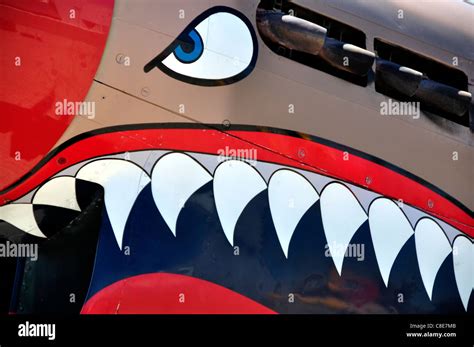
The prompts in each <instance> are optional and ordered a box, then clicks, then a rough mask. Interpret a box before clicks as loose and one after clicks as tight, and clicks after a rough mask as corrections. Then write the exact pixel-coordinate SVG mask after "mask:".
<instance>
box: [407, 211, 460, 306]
mask: <svg viewBox="0 0 474 347" xmlns="http://www.w3.org/2000/svg"><path fill="white" fill-rule="evenodd" d="M415 245H416V257H417V258H418V266H419V268H420V274H421V279H422V280H423V285H424V286H425V289H426V293H427V294H428V296H429V298H430V300H431V299H432V295H433V286H434V282H435V279H436V275H437V274H438V271H439V268H440V267H441V265H442V264H443V262H444V260H445V259H446V257H447V256H448V255H449V253H451V244H450V243H449V240H448V238H447V237H446V235H445V233H444V231H443V229H441V227H440V226H439V225H438V224H437V223H436V222H435V221H433V220H431V219H428V218H423V219H421V220H419V221H418V223H417V225H416V228H415Z"/></svg>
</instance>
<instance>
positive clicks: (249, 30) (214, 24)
mask: <svg viewBox="0 0 474 347" xmlns="http://www.w3.org/2000/svg"><path fill="white" fill-rule="evenodd" d="M257 51H258V49H257V39H256V35H255V31H254V29H253V27H252V24H251V23H250V21H249V20H248V19H247V18H246V17H245V16H244V15H243V14H242V13H240V12H238V11H236V10H234V9H232V8H229V7H224V6H217V7H213V8H211V9H209V10H207V11H205V12H204V13H202V14H201V15H199V16H198V17H197V18H196V19H194V20H193V21H192V22H191V24H189V25H188V26H187V27H186V29H184V31H183V32H182V33H181V34H180V35H179V36H178V38H177V39H176V40H174V42H173V43H171V45H169V46H168V47H167V48H166V49H165V50H164V51H163V52H162V53H160V54H159V55H158V56H156V57H155V58H154V59H152V60H151V61H150V62H149V63H148V64H146V65H145V67H144V71H145V72H149V71H151V70H152V69H153V68H154V67H157V68H159V69H160V70H161V71H163V72H165V73H166V74H168V75H169V76H171V77H173V78H176V79H178V80H181V81H184V82H187V83H191V84H197V85H201V86H220V85H225V84H231V83H235V82H237V81H240V80H241V79H243V78H245V77H246V76H248V75H249V74H250V72H252V70H253V68H254V67H255V62H256V60H257Z"/></svg>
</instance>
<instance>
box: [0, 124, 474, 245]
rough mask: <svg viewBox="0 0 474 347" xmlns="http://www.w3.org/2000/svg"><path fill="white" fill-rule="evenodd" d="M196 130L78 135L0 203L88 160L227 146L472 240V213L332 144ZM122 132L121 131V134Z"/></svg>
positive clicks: (154, 128)
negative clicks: (417, 214) (418, 214)
mask: <svg viewBox="0 0 474 347" xmlns="http://www.w3.org/2000/svg"><path fill="white" fill-rule="evenodd" d="M160 127H161V128H160ZM198 127H199V126H196V125H195V126H193V125H189V124H161V125H160V124H155V125H151V124H149V125H135V126H124V127H121V128H120V127H119V128H107V129H100V130H98V131H97V132H96V133H90V134H84V135H80V136H78V137H76V138H73V139H71V140H70V141H68V142H66V143H65V144H63V145H62V146H61V147H60V148H58V149H57V150H55V151H53V152H52V153H50V155H48V157H47V158H45V159H44V160H43V161H42V162H41V163H40V164H38V165H37V167H36V168H35V169H33V171H32V172H31V173H30V174H29V175H28V176H25V177H24V178H23V180H21V181H20V182H17V184H16V185H14V186H11V187H10V188H9V189H7V190H4V191H3V192H0V204H1V205H3V204H5V203H7V202H9V201H13V200H16V199H18V198H19V197H21V196H23V195H24V194H26V193H28V192H29V191H30V190H32V189H33V188H35V187H36V186H38V185H39V184H41V183H42V182H43V181H45V180H46V179H48V178H50V177H51V176H52V175H54V174H56V173H58V172H60V171H61V170H63V169H65V168H66V167H69V166H71V165H74V164H76V163H78V162H81V161H83V160H86V159H90V158H93V157H98V156H103V155H107V154H114V153H121V152H127V151H128V152H131V151H138V150H152V149H160V150H173V151H189V152H199V153H206V154H214V155H218V154H219V150H222V149H223V148H225V147H226V146H227V147H228V148H229V149H235V150H238V149H255V150H256V151H257V158H258V160H259V161H264V162H271V163H276V164H281V165H287V166H291V167H295V168H300V169H304V170H308V171H312V172H316V173H319V174H323V175H326V176H331V177H335V178H338V179H341V180H344V181H346V182H350V183H352V184H355V185H359V186H361V187H365V188H367V189H369V190H372V191H374V192H377V193H380V194H383V195H384V196H386V197H389V198H394V199H403V202H404V203H405V204H409V205H411V206H414V207H417V208H419V209H421V210H423V211H425V212H427V213H429V214H431V215H433V216H436V217H438V218H440V219H441V220H443V221H445V222H446V223H449V224H451V225H452V226H454V227H455V228H457V229H459V230H461V231H463V232H464V233H466V234H467V235H469V236H471V237H473V236H474V222H473V217H472V212H471V211H469V210H467V208H465V207H463V206H462V205H461V206H460V203H457V202H456V201H455V200H454V199H453V198H452V197H449V196H447V195H446V194H445V193H442V192H437V191H435V190H436V188H433V187H430V186H429V184H428V183H427V182H424V181H422V180H421V179H419V178H416V177H414V176H412V177H408V176H407V175H409V174H408V173H404V172H401V173H400V172H397V171H395V170H396V168H395V169H394V168H393V167H387V166H390V165H389V164H387V163H383V162H382V161H380V160H379V159H376V158H374V159H373V160H370V159H368V158H363V157H362V155H363V154H362V155H361V154H359V153H355V154H353V153H352V152H351V154H350V155H351V160H348V161H345V160H343V157H344V152H345V151H346V150H347V149H344V148H334V146H335V145H330V144H323V143H319V142H316V141H317V139H315V140H313V139H312V138H311V139H306V138H302V137H297V136H295V135H294V134H293V135H292V134H282V133H275V132H265V131H256V130H254V131H251V130H232V131H227V133H224V132H222V131H220V130H217V129H212V128H208V127H202V126H201V128H198ZM124 128H125V129H126V130H121V129H124ZM134 129H135V130H134ZM242 138H243V139H245V140H242ZM254 143H258V144H259V145H254ZM340 147H342V146H340ZM302 148H303V149H304V157H298V151H299V149H302ZM349 150H350V149H349ZM300 154H301V153H300ZM366 156H367V155H366ZM376 160H379V161H380V162H375V161H376ZM399 170H400V169H399ZM367 177H370V180H368V179H367ZM20 183H21V184H20ZM428 202H429V203H428ZM466 210H467V211H466Z"/></svg>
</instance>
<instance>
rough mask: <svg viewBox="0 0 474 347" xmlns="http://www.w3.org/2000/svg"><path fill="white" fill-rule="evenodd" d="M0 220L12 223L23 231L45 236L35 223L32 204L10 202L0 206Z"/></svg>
mask: <svg viewBox="0 0 474 347" xmlns="http://www.w3.org/2000/svg"><path fill="white" fill-rule="evenodd" d="M0 220H4V221H5V222H7V223H10V224H12V225H13V226H15V227H17V228H18V229H21V230H23V231H24V232H25V233H28V234H31V235H34V236H38V237H46V236H45V235H44V234H43V233H42V232H41V230H40V229H39V227H38V224H37V223H36V219H35V215H34V213H33V205H32V204H10V205H5V206H2V207H0Z"/></svg>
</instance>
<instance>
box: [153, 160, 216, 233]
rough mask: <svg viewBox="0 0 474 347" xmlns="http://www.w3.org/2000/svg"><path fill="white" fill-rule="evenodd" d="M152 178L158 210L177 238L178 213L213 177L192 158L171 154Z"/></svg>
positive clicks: (157, 165) (159, 163)
mask: <svg viewBox="0 0 474 347" xmlns="http://www.w3.org/2000/svg"><path fill="white" fill-rule="evenodd" d="M151 177H152V180H151V191H152V194H153V199H154V200H155V204H156V207H157V208H158V210H159V211H160V213H161V215H162V217H163V219H164V220H165V222H166V224H167V225H168V227H169V228H170V229H171V232H172V233H173V235H174V236H176V222H177V220H178V215H179V212H180V211H181V209H182V207H183V206H184V204H185V202H186V201H187V200H188V199H189V197H190V196H191V195H192V194H193V193H194V192H195V191H197V190H198V189H199V188H201V187H202V186H203V185H205V184H206V183H208V182H209V181H211V180H212V176H211V175H210V174H209V173H208V172H207V171H206V170H205V169H204V168H203V167H202V166H201V164H199V163H198V162H197V161H196V160H195V159H193V158H191V157H190V156H188V155H186V154H183V153H171V154H167V155H165V156H163V157H162V158H160V159H159V160H158V161H157V162H156V164H155V166H154V168H153V172H152V175H151Z"/></svg>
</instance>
